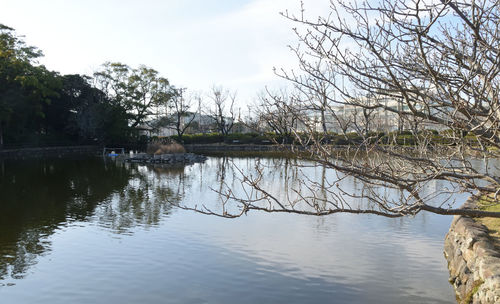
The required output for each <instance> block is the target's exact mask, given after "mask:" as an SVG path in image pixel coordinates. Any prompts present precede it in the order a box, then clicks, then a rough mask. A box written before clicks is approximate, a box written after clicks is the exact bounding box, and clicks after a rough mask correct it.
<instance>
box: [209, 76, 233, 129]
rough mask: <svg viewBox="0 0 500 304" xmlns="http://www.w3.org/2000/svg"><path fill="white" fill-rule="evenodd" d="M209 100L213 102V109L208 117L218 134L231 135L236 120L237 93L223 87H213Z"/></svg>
mask: <svg viewBox="0 0 500 304" xmlns="http://www.w3.org/2000/svg"><path fill="white" fill-rule="evenodd" d="M209 98H210V99H211V100H212V102H213V104H212V106H213V108H212V109H210V111H209V112H208V115H209V116H210V117H211V118H212V120H213V122H214V124H215V126H216V128H217V131H218V132H220V133H221V134H222V135H227V134H229V132H231V129H232V128H233V125H234V121H235V119H236V116H235V115H236V114H235V112H234V102H235V101H236V92H231V91H229V90H228V89H224V88H223V87H221V86H213V87H212V91H211V92H210V95H209Z"/></svg>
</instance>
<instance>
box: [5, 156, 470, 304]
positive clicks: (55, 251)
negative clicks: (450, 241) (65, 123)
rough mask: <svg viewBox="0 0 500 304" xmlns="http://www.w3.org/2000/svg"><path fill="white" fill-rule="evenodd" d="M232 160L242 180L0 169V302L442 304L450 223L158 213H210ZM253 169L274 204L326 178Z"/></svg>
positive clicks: (66, 164)
mask: <svg viewBox="0 0 500 304" xmlns="http://www.w3.org/2000/svg"><path fill="white" fill-rule="evenodd" d="M233 161H234V164H236V165H237V166H238V168H239V169H241V170H242V171H244V172H246V173H249V174H251V173H252V170H254V167H255V162H256V160H255V159H250V158H239V159H232V160H228V159H227V158H210V159H209V160H208V161H207V162H206V163H205V164H196V165H193V166H190V167H175V168H172V167H170V168H169V167H163V168H162V167H146V166H137V165H130V164H123V163H117V162H112V161H107V162H104V161H103V160H101V159H57V160H27V161H22V162H19V161H18V162H14V161H12V162H10V161H9V162H7V161H5V162H3V163H1V165H2V170H1V172H0V193H1V194H0V231H1V234H0V299H1V300H2V301H1V302H2V303H4V300H5V303H33V302H36V303H68V302H71V303H90V302H91V303H111V302H113V303H114V302H127V303H136V302H141V303H159V302H173V303H200V302H204V303H234V302H239V303H255V302H263V303H304V302H341V303H344V302H350V303H368V302H370V303H402V302H404V303H422V302H433V303H453V301H454V297H453V290H452V288H451V286H450V285H449V284H448V283H447V277H448V273H447V269H446V264H445V260H444V258H443V256H442V243H443V238H444V234H445V233H446V231H447V229H448V227H449V223H450V221H451V218H448V217H442V216H435V215H430V214H421V215H418V216H416V217H415V218H403V219H387V218H381V217H376V216H359V215H358V216H353V215H346V214H344V215H336V216H331V217H323V218H315V217H308V216H297V215H281V214H280V215H278V214H276V215H267V214H263V213H251V214H249V215H248V216H245V217H242V218H239V219H236V220H227V219H221V218H217V217H210V216H204V215H200V214H197V213H193V212H188V211H184V210H179V209H175V208H173V207H172V204H171V203H170V202H175V203H182V204H186V205H191V206H192V205H195V204H198V205H200V204H205V205H207V206H209V207H213V208H217V207H220V204H221V203H220V201H219V199H218V194H217V193H216V192H214V191H212V190H211V189H215V190H220V189H222V188H221V187H222V186H223V185H224V184H227V185H229V186H231V187H233V188H234V189H238V187H239V185H238V183H237V181H236V179H235V175H236V174H237V173H235V171H234V170H232V164H233ZM260 161H261V162H263V163H264V164H265V165H266V167H267V168H268V170H267V171H266V174H265V177H264V178H265V179H266V185H267V186H268V189H272V191H274V192H275V193H276V195H278V196H280V197H281V198H289V197H287V195H289V193H290V192H291V191H288V190H290V189H292V188H293V187H296V186H297V185H299V183H298V182H297V181H298V180H299V179H304V177H305V176H307V178H310V179H315V180H318V181H320V183H321V182H325V183H327V182H328V178H329V176H331V174H334V172H331V171H328V170H325V169H324V168H321V167H317V168H316V167H315V168H302V169H298V168H296V167H290V166H289V164H290V163H291V162H294V161H295V160H288V159H261V160H260ZM346 183H350V184H347V186H349V187H352V189H362V187H363V185H361V184H359V183H355V182H354V181H346ZM435 186H436V187H442V186H443V185H440V184H436V185H435ZM318 191H319V192H321V189H319V190H318ZM429 191H432V189H429ZM319 195H321V193H319ZM323 195H325V196H326V195H327V194H326V193H323ZM460 199H463V197H461V198H460ZM28 290H29V293H28V292H27V291H28Z"/></svg>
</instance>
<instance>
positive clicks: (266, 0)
mask: <svg viewBox="0 0 500 304" xmlns="http://www.w3.org/2000/svg"><path fill="white" fill-rule="evenodd" d="M304 4H305V9H306V13H308V14H309V15H310V16H318V14H324V12H325V11H327V10H328V6H329V0H304ZM285 10H289V11H290V12H299V10H300V1H299V0H142V1H138V0H135V1H133V0H85V1H83V0H43V1H40V0H0V23H3V24H4V25H7V26H9V27H12V28H14V29H15V30H16V32H17V33H18V34H20V35H24V36H25V41H26V42H27V43H28V44H30V45H34V46H36V47H38V48H39V49H41V50H42V51H43V53H44V55H45V56H44V58H42V59H41V60H40V63H42V64H44V65H45V66H46V67H47V68H49V69H51V70H55V71H58V72H60V73H61V74H75V73H78V74H88V75H91V74H92V72H93V71H95V70H97V69H98V68H99V66H100V65H101V64H102V63H104V62H106V61H112V62H122V63H125V64H127V65H129V66H132V67H136V66H138V65H140V64H145V65H147V66H149V67H152V68H154V69H156V70H158V71H159V72H160V74H161V75H162V76H163V77H166V78H168V79H169V80H170V82H171V83H172V84H173V85H175V86H176V87H185V88H188V90H190V91H196V92H208V91H209V90H210V88H211V87H212V86H214V85H219V86H223V87H225V88H228V89H231V90H234V91H237V96H238V106H239V107H242V108H244V107H246V105H247V104H252V103H253V101H254V99H255V97H256V96H257V94H258V93H259V92H261V91H262V90H263V89H264V88H265V87H266V86H269V87H283V86H285V85H286V84H285V83H284V82H283V81H282V80H279V79H278V78H277V77H276V76H275V75H274V73H273V67H276V68H286V69H291V68H294V67H296V66H297V60H296V58H295V57H294V55H293V53H292V52H291V51H290V50H289V48H288V45H296V44H297V43H298V41H297V38H296V37H295V34H294V33H293V30H292V28H293V27H296V26H297V25H296V24H294V23H292V22H290V21H288V20H286V19H285V18H284V17H282V16H280V15H279V12H283V11H285Z"/></svg>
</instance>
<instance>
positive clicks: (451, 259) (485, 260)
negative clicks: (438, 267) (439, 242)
mask: <svg viewBox="0 0 500 304" xmlns="http://www.w3.org/2000/svg"><path fill="white" fill-rule="evenodd" d="M475 207H476V198H475V197H471V198H469V199H468V200H467V202H466V203H465V204H464V205H463V206H462V208H475ZM444 254H445V257H446V259H447V260H448V269H449V270H450V283H451V284H453V287H454V288H455V293H456V295H457V301H458V302H459V303H500V249H499V248H498V247H495V245H494V242H493V240H492V239H491V238H490V236H489V235H488V228H486V227H485V226H484V225H482V224H481V223H479V222H476V221H475V220H474V219H473V218H470V217H466V216H455V217H454V218H453V222H452V224H451V227H450V230H449V232H448V233H447V234H446V238H445V246H444Z"/></svg>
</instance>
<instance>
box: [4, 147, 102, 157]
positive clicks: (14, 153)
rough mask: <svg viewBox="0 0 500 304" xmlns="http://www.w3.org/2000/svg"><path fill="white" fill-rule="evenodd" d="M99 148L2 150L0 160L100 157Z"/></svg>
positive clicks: (100, 148)
mask: <svg viewBox="0 0 500 304" xmlns="http://www.w3.org/2000/svg"><path fill="white" fill-rule="evenodd" d="M101 153H102V147H100V146H90V145H89V146H67V147H38V148H22V149H2V150H0V158H25V157H52V156H53V157H58V156H63V155H98V154H99V155H100V154H101Z"/></svg>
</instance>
